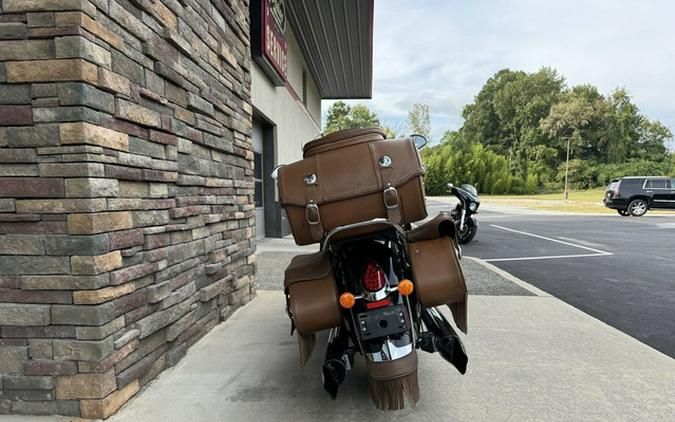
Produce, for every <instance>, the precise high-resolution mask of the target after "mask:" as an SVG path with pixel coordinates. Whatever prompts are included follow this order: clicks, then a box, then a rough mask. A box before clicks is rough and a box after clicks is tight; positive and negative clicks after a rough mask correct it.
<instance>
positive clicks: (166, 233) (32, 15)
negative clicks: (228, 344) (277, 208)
mask: <svg viewBox="0 0 675 422" xmlns="http://www.w3.org/2000/svg"><path fill="white" fill-rule="evenodd" d="M1 4H2V6H1V8H2V13H1V14H0V126H2V127H0V414H2V413H28V414H37V413H45V414H50V413H56V414H65V415H81V416H83V417H87V418H95V417H107V416H108V415H110V414H111V413H113V412H115V411H116V410H117V408H119V406H121V405H122V404H123V403H124V402H126V401H127V400H128V399H129V398H130V397H131V396H133V395H134V394H135V393H136V392H137V391H138V390H139V388H140V387H142V386H143V385H144V384H146V383H147V382H148V381H150V380H151V379H152V378H154V377H155V376H157V375H158V374H159V373H160V372H161V371H162V370H163V369H165V368H166V367H169V366H171V365H174V364H175V363H176V362H177V361H178V360H179V359H180V358H181V357H182V356H183V355H184V354H185V352H186V349H187V348H188V347H189V346H190V345H191V344H193V343H194V342H195V341H197V340H198V339H199V338H200V337H201V336H203V335H204V334H205V333H206V332H208V331H209V330H210V329H211V328H212V327H213V326H214V325H215V324H217V323H218V322H219V321H221V320H223V319H225V318H227V317H228V316H229V315H230V314H231V313H232V311H233V310H235V309H236V308H237V307H239V306H241V305H243V304H244V303H246V302H247V301H249V300H250V298H251V297H252V296H253V295H254V294H255V286H254V279H253V266H254V261H255V259H254V255H253V254H254V248H255V244H254V243H255V236H254V227H255V224H254V205H253V189H254V185H253V179H252V177H253V171H252V166H253V152H252V146H251V139H250V130H251V114H252V109H251V105H250V66H251V60H250V53H249V13H248V1H247V0H2V3H1ZM184 387H185V386H177V388H184Z"/></svg>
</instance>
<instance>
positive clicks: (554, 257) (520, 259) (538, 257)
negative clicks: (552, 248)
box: [483, 253, 613, 262]
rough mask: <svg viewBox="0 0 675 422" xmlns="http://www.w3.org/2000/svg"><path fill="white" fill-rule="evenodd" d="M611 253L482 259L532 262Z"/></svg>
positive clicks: (488, 260)
mask: <svg viewBox="0 0 675 422" xmlns="http://www.w3.org/2000/svg"><path fill="white" fill-rule="evenodd" d="M609 255H613V254H611V253H581V254H574V255H544V256H525V257H518V258H492V259H484V260H483V261H485V262H501V261H533V260H536V259H560V258H585V257H588V256H609Z"/></svg>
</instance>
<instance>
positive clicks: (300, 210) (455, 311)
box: [275, 128, 468, 410]
mask: <svg viewBox="0 0 675 422" xmlns="http://www.w3.org/2000/svg"><path fill="white" fill-rule="evenodd" d="M425 143H426V139H425V138H424V137H422V136H411V137H410V138H406V139H398V140H385V136H384V133H383V132H382V131H381V130H379V129H374V128H371V129H351V130H346V131H340V132H337V133H334V134H331V135H328V136H326V137H324V138H321V139H318V140H315V141H312V142H309V143H308V144H307V145H306V146H305V148H304V149H303V153H304V159H303V160H301V161H298V162H296V163H293V164H289V165H286V166H283V167H281V168H278V170H275V171H276V172H278V187H279V198H280V202H281V205H282V206H283V207H284V209H285V210H286V214H287V217H288V222H289V224H290V226H291V230H292V232H293V236H294V239H295V241H296V243H297V244H299V245H306V244H312V243H320V244H321V249H320V251H319V252H316V253H313V254H307V255H298V256H296V257H294V258H293V260H292V261H291V263H290V265H289V266H288V268H287V269H286V272H285V278H284V288H285V293H286V299H287V306H286V308H287V312H288V315H289V317H290V319H291V323H292V328H291V334H293V331H295V332H296V335H297V339H298V345H299V351H300V365H301V366H304V365H305V363H306V362H307V360H308V359H309V357H310V355H311V353H312V350H313V349H314V346H315V343H316V333H317V332H319V331H322V330H329V334H328V341H327V344H326V350H325V355H324V363H323V367H322V375H323V387H324V389H325V390H326V391H327V392H328V394H329V395H330V396H331V397H332V398H333V399H335V398H336V397H337V395H338V391H339V388H340V386H341V384H342V383H343V382H344V380H345V378H346V376H347V373H348V371H349V370H350V369H351V368H352V367H353V364H354V359H355V356H356V355H357V354H360V355H362V356H363V357H364V358H365V363H366V368H367V371H368V375H369V383H370V389H371V395H372V399H373V401H374V403H375V405H376V406H377V407H378V408H380V409H386V410H394V409H402V408H403V407H404V404H405V402H406V399H407V401H408V402H409V403H415V402H417V401H418V399H419V385H418V379H417V359H418V358H417V350H418V349H419V350H422V351H425V352H429V353H434V352H438V353H439V354H440V355H441V356H442V357H443V358H444V359H445V360H446V361H448V362H450V363H451V364H452V365H454V366H455V367H456V368H457V370H459V372H460V373H462V374H464V373H465V372H466V366H467V361H468V358H467V355H466V353H465V350H464V346H463V345H462V342H461V340H460V338H459V336H458V335H457V332H456V331H455V328H454V327H453V326H452V325H451V324H450V322H449V321H448V319H447V318H446V316H445V315H444V314H443V313H441V312H440V311H439V310H438V309H437V308H436V307H437V306H441V305H448V307H449V308H450V314H451V315H452V318H453V319H454V321H455V323H456V325H457V328H458V329H460V330H462V331H464V332H466V325H467V318H466V312H467V291H466V284H465V280H464V276H463V273H462V269H461V267H460V265H459V253H458V252H459V251H458V246H457V245H456V243H455V238H456V228H455V225H454V222H453V221H452V219H451V218H450V217H449V216H448V215H447V214H439V215H438V216H437V217H436V218H434V219H432V220H430V221H428V222H427V223H424V224H422V225H420V226H418V227H416V228H414V229H412V228H411V227H412V226H411V223H413V222H416V221H421V220H423V219H425V218H426V216H427V211H426V206H425V200H424V190H423V189H424V188H423V184H422V174H423V168H422V164H421V162H420V158H419V154H418V152H417V149H418V148H421V147H422V146H424V144H425Z"/></svg>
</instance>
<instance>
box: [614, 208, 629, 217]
mask: <svg viewBox="0 0 675 422" xmlns="http://www.w3.org/2000/svg"><path fill="white" fill-rule="evenodd" d="M616 212H618V213H619V215H620V216H622V217H628V216H630V213H629V212H628V210H616Z"/></svg>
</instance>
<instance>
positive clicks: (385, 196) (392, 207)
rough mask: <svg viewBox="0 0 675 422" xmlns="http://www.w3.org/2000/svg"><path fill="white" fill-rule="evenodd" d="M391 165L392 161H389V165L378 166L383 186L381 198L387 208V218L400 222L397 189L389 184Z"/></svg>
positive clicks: (399, 204) (395, 222)
mask: <svg viewBox="0 0 675 422" xmlns="http://www.w3.org/2000/svg"><path fill="white" fill-rule="evenodd" d="M378 165H379V162H378ZM392 165H393V163H390V165H389V166H386V167H383V166H381V165H380V166H379V167H380V174H381V175H382V185H383V187H384V190H383V191H382V200H383V201H384V208H385V209H386V210H387V220H389V222H391V223H394V224H401V221H403V219H402V217H401V201H400V198H399V197H398V191H397V190H396V188H395V187H393V186H392V185H391V175H392V168H391V166H392Z"/></svg>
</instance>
